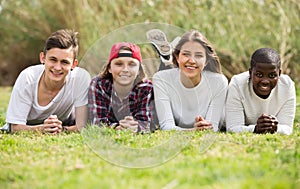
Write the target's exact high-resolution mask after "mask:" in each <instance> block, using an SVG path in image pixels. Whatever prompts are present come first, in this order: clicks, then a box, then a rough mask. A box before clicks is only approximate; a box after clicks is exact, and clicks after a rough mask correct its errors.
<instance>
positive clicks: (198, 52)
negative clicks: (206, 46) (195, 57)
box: [182, 50, 204, 54]
mask: <svg viewBox="0 0 300 189" xmlns="http://www.w3.org/2000/svg"><path fill="white" fill-rule="evenodd" d="M182 52H188V53H191V51H189V50H182ZM195 54H204V53H203V52H201V51H197V52H195Z"/></svg>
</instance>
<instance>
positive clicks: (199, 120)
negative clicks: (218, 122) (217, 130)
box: [193, 116, 213, 130]
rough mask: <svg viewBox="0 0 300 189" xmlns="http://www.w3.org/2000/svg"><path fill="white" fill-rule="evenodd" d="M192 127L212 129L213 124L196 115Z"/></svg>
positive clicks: (195, 128)
mask: <svg viewBox="0 0 300 189" xmlns="http://www.w3.org/2000/svg"><path fill="white" fill-rule="evenodd" d="M193 129H194V130H206V129H213V126H212V124H211V123H210V122H209V121H206V120H204V119H203V117H202V116H197V117H196V118H195V123H194V128H193Z"/></svg>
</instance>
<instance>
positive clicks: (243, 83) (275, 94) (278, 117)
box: [226, 48, 296, 135]
mask: <svg viewBox="0 0 300 189" xmlns="http://www.w3.org/2000/svg"><path fill="white" fill-rule="evenodd" d="M295 107H296V94H295V86H294V82H293V81H292V80H291V79H290V77H289V76H287V75H284V74H281V60H280V55H279V54H278V52H277V51H275V50H274V49H271V48H260V49H257V50H256V51H255V52H254V53H253V55H252V57H251V67H250V69H249V71H248V72H244V73H241V74H238V75H236V76H233V77H232V79H231V82H230V84H229V87H228V94H227V100H226V127H227V130H228V131H229V132H254V133H276V132H277V133H282V134H287V135H289V134H291V133H292V132H293V122H294V117H295Z"/></svg>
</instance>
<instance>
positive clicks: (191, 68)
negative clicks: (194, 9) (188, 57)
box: [186, 66, 196, 70]
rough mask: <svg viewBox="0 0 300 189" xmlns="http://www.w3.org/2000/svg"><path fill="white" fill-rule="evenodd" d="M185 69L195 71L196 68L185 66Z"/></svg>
mask: <svg viewBox="0 0 300 189" xmlns="http://www.w3.org/2000/svg"><path fill="white" fill-rule="evenodd" d="M186 68H187V69H190V70H195V69H196V68H195V67H193V66H186Z"/></svg>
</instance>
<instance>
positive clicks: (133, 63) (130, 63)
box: [129, 62, 137, 67]
mask: <svg viewBox="0 0 300 189" xmlns="http://www.w3.org/2000/svg"><path fill="white" fill-rule="evenodd" d="M129 66H130V67H134V66H137V64H136V62H129Z"/></svg>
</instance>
